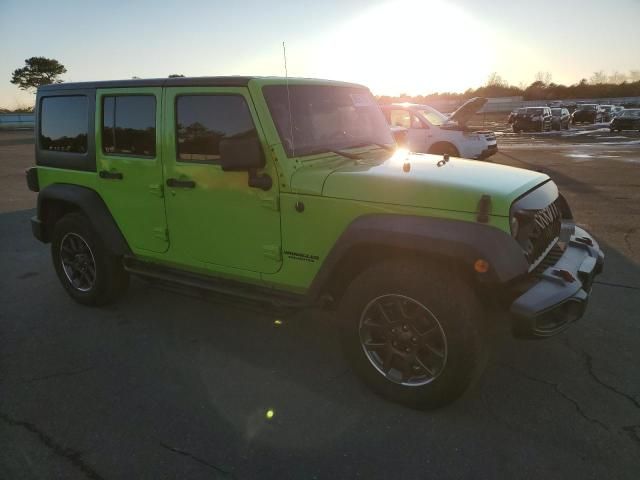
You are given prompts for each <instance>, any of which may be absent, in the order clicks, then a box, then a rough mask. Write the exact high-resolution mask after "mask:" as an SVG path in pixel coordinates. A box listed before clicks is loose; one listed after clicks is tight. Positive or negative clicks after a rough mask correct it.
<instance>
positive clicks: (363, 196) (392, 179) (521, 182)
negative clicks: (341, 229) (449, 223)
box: [292, 151, 549, 216]
mask: <svg viewBox="0 0 640 480" xmlns="http://www.w3.org/2000/svg"><path fill="white" fill-rule="evenodd" d="M441 160H443V157H442V156H439V155H423V154H414V153H409V154H408V153H406V152H402V151H398V152H396V153H395V154H394V155H393V156H392V157H391V158H389V159H387V160H385V161H381V162H376V163H373V162H371V163H367V162H366V161H355V162H348V163H347V164H346V165H345V164H344V163H343V164H342V165H341V166H336V168H330V169H329V168H326V167H327V166H325V168H319V169H308V170H307V169H302V170H300V171H298V172H297V173H296V174H295V175H294V177H293V178H292V187H293V188H294V189H295V190H297V191H299V192H301V193H302V192H303V191H304V192H306V193H311V194H316V195H318V194H320V195H323V196H326V197H332V198H344V199H348V200H356V201H366V202H375V203H382V204H393V205H406V206H414V207H423V208H432V209H438V210H452V211H458V212H468V213H475V212H477V211H478V202H479V200H480V198H481V197H482V196H483V195H489V196H490V197H491V208H490V212H489V213H490V214H491V215H498V216H508V215H509V208H510V207H511V203H512V202H513V200H515V199H516V198H517V197H519V196H520V195H522V194H523V193H525V192H527V191H529V190H531V189H532V188H534V187H536V186H537V185H539V184H541V183H543V182H545V181H547V180H548V179H549V177H548V176H547V175H545V174H542V173H539V172H533V171H530V170H524V169H520V168H513V167H506V166H503V165H496V164H491V163H485V162H479V161H476V160H463V159H460V158H451V159H450V160H449V161H448V162H446V163H445V162H442V161H441ZM439 162H440V163H439ZM407 164H408V165H409V166H408V167H407V166H406V165H407ZM438 165H440V166H438ZM305 170H306V171H305Z"/></svg>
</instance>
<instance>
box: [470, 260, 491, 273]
mask: <svg viewBox="0 0 640 480" xmlns="http://www.w3.org/2000/svg"><path fill="white" fill-rule="evenodd" d="M473 269H474V270H475V271H476V272H478V273H487V272H488V271H489V262H487V261H486V260H484V259H483V258H479V259H477V260H476V261H475V263H474V264H473Z"/></svg>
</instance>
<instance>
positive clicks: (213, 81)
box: [38, 76, 366, 91]
mask: <svg viewBox="0 0 640 480" xmlns="http://www.w3.org/2000/svg"><path fill="white" fill-rule="evenodd" d="M251 80H256V81H259V82H260V83H264V84H265V85H273V84H279V83H282V84H285V83H286V82H287V79H286V78H285V77H259V76H229V77H173V78H134V79H128V80H103V81H97V82H69V83H52V84H51V85H43V86H42V87H39V88H38V90H39V91H52V90H70V89H87V88H127V87H128V88H132V87H246V86H247V85H248V84H249V82H250V81H251ZM288 82H289V83H290V84H298V85H299V84H309V85H318V84H328V85H336V86H347V87H359V88H366V87H364V86H363V85H358V84H355V83H347V82H338V81H334V80H321V79H314V78H289V79H288Z"/></svg>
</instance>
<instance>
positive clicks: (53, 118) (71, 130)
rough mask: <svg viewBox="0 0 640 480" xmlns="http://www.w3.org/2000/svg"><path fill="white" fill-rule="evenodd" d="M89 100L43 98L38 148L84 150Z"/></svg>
mask: <svg viewBox="0 0 640 480" xmlns="http://www.w3.org/2000/svg"><path fill="white" fill-rule="evenodd" d="M88 130H89V103H88V101H87V97H85V96H80V95H76V96H68V97H65V96H56V97H44V98H43V99H42V102H41V103H40V132H39V135H40V149H41V150H51V151H56V152H67V153H86V151H87V148H88V147H87V133H88Z"/></svg>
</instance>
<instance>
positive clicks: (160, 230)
mask: <svg viewBox="0 0 640 480" xmlns="http://www.w3.org/2000/svg"><path fill="white" fill-rule="evenodd" d="M153 237H154V238H157V239H158V240H162V241H165V242H168V241H169V230H168V229H167V227H156V228H154V229H153Z"/></svg>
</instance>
